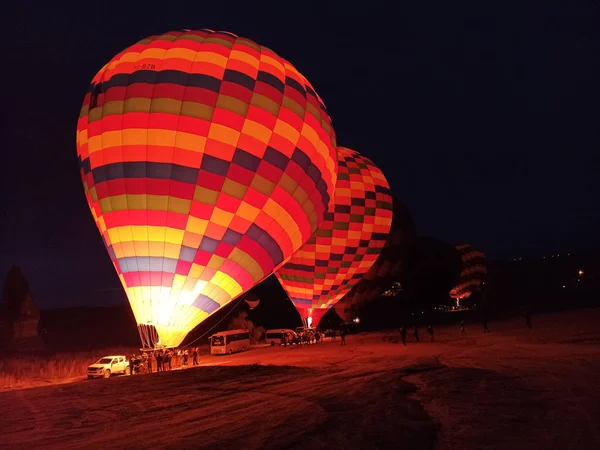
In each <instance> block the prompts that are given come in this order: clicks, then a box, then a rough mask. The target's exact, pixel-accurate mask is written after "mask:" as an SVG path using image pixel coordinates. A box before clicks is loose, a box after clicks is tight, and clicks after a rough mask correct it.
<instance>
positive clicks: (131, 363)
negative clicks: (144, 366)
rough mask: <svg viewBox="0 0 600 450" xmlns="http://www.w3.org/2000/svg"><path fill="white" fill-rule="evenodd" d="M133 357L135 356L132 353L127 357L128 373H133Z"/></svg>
mask: <svg viewBox="0 0 600 450" xmlns="http://www.w3.org/2000/svg"><path fill="white" fill-rule="evenodd" d="M134 359H135V356H133V355H131V356H130V357H129V375H133V366H135V363H134Z"/></svg>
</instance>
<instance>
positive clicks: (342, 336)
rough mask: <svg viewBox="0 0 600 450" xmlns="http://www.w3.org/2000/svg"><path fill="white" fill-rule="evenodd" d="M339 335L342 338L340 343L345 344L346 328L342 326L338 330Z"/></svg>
mask: <svg viewBox="0 0 600 450" xmlns="http://www.w3.org/2000/svg"><path fill="white" fill-rule="evenodd" d="M340 337H341V338H342V344H341V345H346V330H345V329H343V328H342V329H341V330H340Z"/></svg>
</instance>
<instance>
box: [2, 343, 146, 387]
mask: <svg viewBox="0 0 600 450" xmlns="http://www.w3.org/2000/svg"><path fill="white" fill-rule="evenodd" d="M137 352H138V349H135V348H123V347H121V348H111V349H105V350H96V351H87V352H72V353H57V354H55V355H43V354H5V355H2V357H1V358H0V389H9V388H24V387H33V386H42V385H46V384H48V383H61V382H68V381H71V380H74V379H76V378H83V377H85V376H86V370H87V367H88V366H89V365H90V364H93V363H94V362H96V361H97V360H98V359H100V358H101V357H103V356H106V355H130V354H132V353H137Z"/></svg>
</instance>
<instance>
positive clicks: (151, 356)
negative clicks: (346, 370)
mask: <svg viewBox="0 0 600 450" xmlns="http://www.w3.org/2000/svg"><path fill="white" fill-rule="evenodd" d="M153 359H154V356H153V355H152V353H148V358H147V359H146V363H147V364H148V373H152V360H153Z"/></svg>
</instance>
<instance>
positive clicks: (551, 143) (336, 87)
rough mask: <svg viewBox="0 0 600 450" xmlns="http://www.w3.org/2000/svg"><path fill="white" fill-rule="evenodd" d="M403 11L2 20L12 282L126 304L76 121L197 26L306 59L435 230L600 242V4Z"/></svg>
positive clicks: (368, 151)
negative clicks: (130, 53) (87, 96)
mask: <svg viewBox="0 0 600 450" xmlns="http://www.w3.org/2000/svg"><path fill="white" fill-rule="evenodd" d="M14 3H16V2H13V4H14ZM388 3H389V4H388V5H386V4H385V3H383V2H382V3H378V2H376V1H370V2H362V4H361V6H360V7H359V8H356V9H354V8H352V7H349V6H348V5H350V2H337V1H336V2H334V1H327V2H326V1H322V2H301V3H297V2H294V3H291V2H290V3H286V2H283V1H279V2H277V3H275V4H274V5H268V4H267V2H259V1H246V2H243V3H241V4H242V5H244V6H236V5H235V4H234V2H232V1H228V2H218V1H214V0H208V1H202V2H200V1H196V2H176V1H162V2H150V1H147V2H145V3H140V2H131V6H129V3H128V2H124V1H122V2H118V3H114V4H111V3H110V2H80V3H78V4H77V6H76V7H75V8H70V9H59V7H58V6H57V3H56V2H41V1H38V2H27V1H23V2H20V3H19V5H18V6H11V8H19V9H18V10H11V11H7V10H3V15H4V17H3V19H4V21H6V24H5V25H4V26H3V29H4V33H5V48H4V53H3V59H2V68H3V70H2V72H3V74H2V78H3V80H4V82H3V93H2V100H3V105H4V107H3V108H2V112H1V114H2V116H1V117H0V119H1V122H0V123H1V124H2V138H3V140H2V141H3V149H2V152H1V154H2V160H1V161H2V163H1V166H0V167H1V168H2V183H3V184H2V195H1V199H0V200H1V204H2V207H3V208H2V209H3V213H4V217H3V218H2V219H1V222H0V230H1V232H2V236H1V242H0V250H1V253H0V276H3V274H4V273H6V270H7V269H8V267H9V266H10V264H11V263H13V262H17V263H19V264H20V265H21V266H22V267H23V268H24V270H25V272H26V274H27V275H28V277H29V279H30V283H31V287H32V290H33V293H34V295H35V297H36V299H37V302H38V304H39V305H40V306H41V307H42V308H49V307H56V306H66V305H84V304H105V303H109V302H115V301H121V300H122V293H121V292H120V290H119V289H120V284H119V282H118V279H117V277H116V275H115V273H114V269H113V267H112V264H111V263H110V260H109V258H108V256H107V254H106V252H105V250H104V247H103V245H102V242H101V240H100V237H99V234H98V231H97V230H96V228H95V226H94V224H93V221H92V218H91V215H90V213H89V210H88V208H87V205H86V202H85V198H84V195H83V188H82V186H81V182H80V179H79V172H78V166H77V159H76V151H75V125H76V119H77V115H78V113H79V108H80V104H81V101H82V99H83V95H84V93H85V91H86V89H87V85H88V83H89V81H90V80H91V78H92V77H93V75H94V74H95V73H96V71H97V70H98V69H99V68H100V67H101V66H102V65H103V64H104V63H105V62H106V61H108V60H109V59H110V58H111V57H112V56H113V55H114V54H115V53H117V52H118V51H120V50H121V49H122V48H124V47H126V46H128V45H130V44H132V43H134V42H136V41H137V40H139V39H141V38H143V37H146V36H147V35H151V34H156V33H161V32H164V31H168V30H174V29H180V28H211V29H217V30H229V31H232V32H235V33H237V34H239V35H242V36H245V37H248V38H251V39H253V40H255V41H257V42H259V43H261V44H263V45H266V46H268V47H270V48H272V49H273V50H275V51H276V52H278V53H279V54H280V55H281V56H283V57H284V58H286V59H288V60H290V61H291V62H292V63H293V64H294V65H295V66H296V67H297V68H298V69H299V70H300V71H301V72H302V73H303V74H304V75H305V76H306V77H307V78H308V79H309V80H310V81H311V83H312V84H313V85H314V87H315V89H316V90H317V91H318V92H319V94H320V95H321V97H322V98H323V100H324V101H325V103H326V104H327V107H328V109H329V112H330V114H331V116H332V118H333V122H334V127H335V130H336V133H337V136H338V142H339V143H340V144H341V145H345V146H348V147H351V148H354V149H356V150H358V151H360V152H361V153H363V154H365V155H366V156H368V157H370V158H371V159H373V160H374V161H375V163H377V164H378V165H380V166H381V167H382V168H383V169H384V172H385V174H386V176H387V177H388V180H389V182H390V184H391V187H392V190H393V192H394V194H395V196H397V197H398V198H399V199H401V200H403V201H404V202H405V203H406V205H407V206H408V208H409V209H410V211H411V212H412V214H413V217H414V219H415V221H416V224H417V229H418V231H419V234H420V235H430V236H435V237H437V238H439V239H442V240H444V241H447V242H451V243H460V242H469V243H472V244H474V245H477V246H480V247H481V248H483V249H484V250H485V251H486V252H487V253H488V255H490V256H492V257H495V258H504V257H513V256H519V255H523V256H525V255H538V254H542V253H548V252H553V251H566V250H570V251H574V250H577V249H582V248H586V247H591V246H598V245H600V239H599V237H598V232H597V230H598V228H599V226H600V211H599V209H598V207H597V201H596V199H597V198H598V195H599V194H600V188H599V185H600V183H598V181H597V176H598V175H597V172H598V171H599V169H600V155H599V152H598V148H599V147H598V141H599V140H598V129H599V125H598V119H600V114H599V105H600V101H599V100H600V96H599V95H598V80H599V79H600V77H599V75H600V67H599V63H598V61H599V59H598V55H599V54H600V39H599V38H598V33H597V32H598V25H597V24H598V19H599V18H600V17H599V16H600V8H598V7H597V6H586V7H583V6H582V7H579V6H571V7H561V8H559V7H554V6H551V5H550V3H551V2H544V3H546V5H545V6H543V7H541V8H537V9H536V8H533V7H530V8H529V7H524V6H522V5H519V3H528V2H481V1H478V2H472V3H471V2H469V3H467V2H439V4H436V2H414V3H415V5H412V6H399V5H397V3H403V2H388ZM457 3H460V5H457ZM492 3H497V6H493V5H492ZM513 3H514V5H513ZM322 4H327V5H329V6H327V7H323V6H322ZM141 5H143V6H141ZM184 5H185V6H184ZM378 5H379V6H378ZM390 5H395V6H390ZM515 5H516V6H515ZM115 288H116V289H115Z"/></svg>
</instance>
